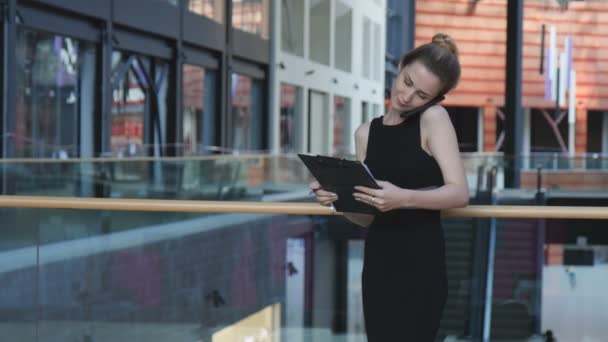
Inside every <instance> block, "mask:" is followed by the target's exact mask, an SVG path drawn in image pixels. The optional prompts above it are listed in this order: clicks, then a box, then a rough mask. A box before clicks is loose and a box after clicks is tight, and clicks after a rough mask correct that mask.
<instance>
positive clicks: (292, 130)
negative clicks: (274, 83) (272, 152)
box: [280, 83, 302, 152]
mask: <svg viewBox="0 0 608 342" xmlns="http://www.w3.org/2000/svg"><path fill="white" fill-rule="evenodd" d="M280 103H281V123H280V125H281V128H280V133H281V151H283V152H289V151H296V150H300V148H299V145H300V141H301V138H302V137H301V134H302V123H301V121H302V118H301V117H302V115H301V110H302V99H301V89H300V87H296V86H293V85H290V84H285V83H283V84H281V97H280Z"/></svg>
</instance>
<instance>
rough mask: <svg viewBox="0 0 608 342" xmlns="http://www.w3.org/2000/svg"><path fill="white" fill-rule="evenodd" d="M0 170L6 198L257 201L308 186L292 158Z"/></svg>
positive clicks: (41, 164)
mask: <svg viewBox="0 0 608 342" xmlns="http://www.w3.org/2000/svg"><path fill="white" fill-rule="evenodd" d="M0 170H1V172H2V175H3V178H4V180H5V181H4V184H5V187H6V190H5V191H4V192H5V193H6V194H15V195H33V196H36V195H43V196H75V197H113V198H161V199H193V200H256V201H257V200H264V199H265V198H268V197H269V196H271V195H273V194H274V195H276V194H285V193H293V192H300V193H301V192H303V191H305V190H306V187H307V184H308V183H309V182H310V181H311V180H312V178H310V175H309V173H308V171H307V170H306V169H305V167H304V166H303V164H302V163H301V162H300V161H299V160H298V159H297V156H295V155H281V156H269V155H227V156H226V155H220V156H193V157H181V158H156V159H155V158H148V157H129V158H114V157H109V158H96V159H64V160H56V159H13V160H3V161H2V162H0ZM270 198H272V197H270Z"/></svg>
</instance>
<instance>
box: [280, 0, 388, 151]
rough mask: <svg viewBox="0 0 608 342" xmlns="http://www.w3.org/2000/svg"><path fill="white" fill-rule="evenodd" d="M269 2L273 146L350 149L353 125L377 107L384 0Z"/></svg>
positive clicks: (379, 111)
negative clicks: (275, 121)
mask: <svg viewBox="0 0 608 342" xmlns="http://www.w3.org/2000/svg"><path fill="white" fill-rule="evenodd" d="M273 10H274V17H275V20H274V23H275V25H276V29H275V30H274V35H273V38H274V42H275V44H273V48H272V54H273V56H274V60H273V65H272V66H273V67H275V70H276V78H275V79H274V82H273V86H272V87H271V88H272V89H273V90H272V91H273V96H274V97H276V99H277V101H276V103H277V105H276V106H274V107H273V109H272V116H273V117H276V118H279V122H280V124H279V125H275V126H274V128H275V129H277V131H276V132H273V136H275V137H279V138H278V139H274V141H276V143H275V145H274V147H276V148H278V149H280V150H281V151H305V152H311V153H321V154H338V155H344V154H352V153H354V132H355V129H356V128H357V127H358V126H359V125H360V124H361V123H362V122H365V121H369V120H370V119H371V118H372V117H374V116H378V115H380V114H382V112H383V105H382V103H383V96H384V95H383V84H384V69H385V68H384V51H385V40H384V37H385V26H386V25H385V23H386V15H385V12H386V3H385V1H384V0H376V1H369V0H293V1H292V0H289V1H287V0H282V1H275V2H274V7H273Z"/></svg>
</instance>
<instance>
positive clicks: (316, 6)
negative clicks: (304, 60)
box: [308, 0, 330, 65]
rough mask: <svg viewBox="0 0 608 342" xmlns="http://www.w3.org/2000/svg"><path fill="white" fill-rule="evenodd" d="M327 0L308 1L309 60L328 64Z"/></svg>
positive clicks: (328, 18) (328, 7)
mask: <svg viewBox="0 0 608 342" xmlns="http://www.w3.org/2000/svg"><path fill="white" fill-rule="evenodd" d="M329 9H330V6H329V0H311V1H310V25H309V26H310V34H309V38H308V39H309V44H308V45H309V47H310V60H312V61H314V62H317V63H321V64H325V65H329V20H330V17H329Z"/></svg>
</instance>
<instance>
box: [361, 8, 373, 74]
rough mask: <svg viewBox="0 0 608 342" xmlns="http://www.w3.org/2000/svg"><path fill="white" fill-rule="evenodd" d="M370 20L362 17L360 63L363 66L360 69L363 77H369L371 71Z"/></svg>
mask: <svg viewBox="0 0 608 342" xmlns="http://www.w3.org/2000/svg"><path fill="white" fill-rule="evenodd" d="M371 27H372V22H371V21H370V20H369V18H367V17H363V44H361V46H362V47H363V51H361V56H362V61H363V62H362V63H361V67H362V68H363V70H362V75H363V77H365V78H370V76H371V72H370V67H371V55H372V53H374V52H373V51H372V47H371V41H372V28H371Z"/></svg>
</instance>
